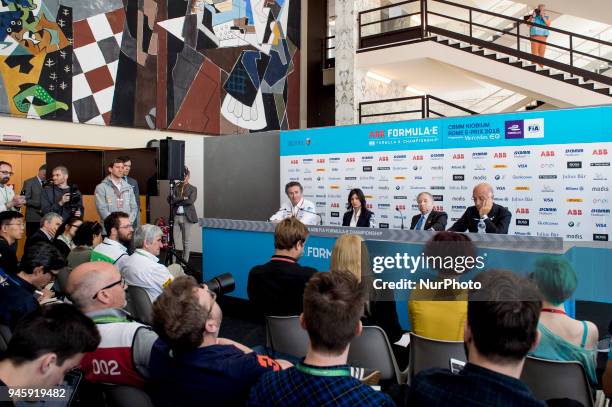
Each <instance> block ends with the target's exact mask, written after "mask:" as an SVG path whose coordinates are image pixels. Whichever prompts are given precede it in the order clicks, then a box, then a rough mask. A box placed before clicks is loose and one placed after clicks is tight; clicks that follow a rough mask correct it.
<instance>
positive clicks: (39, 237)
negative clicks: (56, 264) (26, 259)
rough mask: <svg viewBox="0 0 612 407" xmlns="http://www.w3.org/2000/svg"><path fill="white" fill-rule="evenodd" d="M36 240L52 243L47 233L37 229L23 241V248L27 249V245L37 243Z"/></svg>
mask: <svg viewBox="0 0 612 407" xmlns="http://www.w3.org/2000/svg"><path fill="white" fill-rule="evenodd" d="M38 242H44V243H49V244H52V242H51V240H49V238H48V237H47V235H45V232H43V231H42V230H40V229H38V230H37V231H36V232H34V233H32V236H30V237H28V238H27V240H26V242H25V248H26V249H27V248H28V247H30V246H32V245H33V244H35V243H38Z"/></svg>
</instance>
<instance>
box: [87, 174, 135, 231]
mask: <svg viewBox="0 0 612 407" xmlns="http://www.w3.org/2000/svg"><path fill="white" fill-rule="evenodd" d="M96 209H97V210H98V213H99V214H100V218H102V220H104V219H105V218H106V217H107V216H108V215H110V214H111V213H112V212H118V211H121V212H125V213H127V214H128V215H130V222H134V220H135V219H136V216H137V214H138V206H136V196H135V195H134V188H133V187H132V186H131V185H130V184H128V183H127V182H126V181H125V180H124V179H122V180H121V190H118V189H117V187H116V186H115V184H113V181H111V178H110V175H109V176H107V177H106V178H104V180H103V181H102V182H101V183H99V184H98V186H97V187H96Z"/></svg>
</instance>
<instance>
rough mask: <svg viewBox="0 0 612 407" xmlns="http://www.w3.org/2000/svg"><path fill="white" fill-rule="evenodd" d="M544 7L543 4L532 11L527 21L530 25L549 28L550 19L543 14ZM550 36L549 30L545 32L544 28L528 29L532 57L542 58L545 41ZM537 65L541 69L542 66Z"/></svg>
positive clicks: (544, 50) (533, 27)
mask: <svg viewBox="0 0 612 407" xmlns="http://www.w3.org/2000/svg"><path fill="white" fill-rule="evenodd" d="M544 8H545V6H544V4H540V5H538V7H537V8H536V9H535V10H533V12H532V13H531V15H530V16H529V18H528V19H527V21H529V22H530V23H534V24H538V25H542V26H546V27H550V17H548V16H547V15H546V14H545V9H544ZM549 34H550V30H547V29H546V28H544V27H538V26H535V25H532V26H531V28H530V29H529V37H530V38H531V53H532V54H533V55H537V56H539V57H542V58H544V53H545V52H546V40H547V39H548V35H549ZM538 65H540V67H542V66H543V65H542V64H541V63H539V62H538Z"/></svg>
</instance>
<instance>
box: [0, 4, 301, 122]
mask: <svg viewBox="0 0 612 407" xmlns="http://www.w3.org/2000/svg"><path fill="white" fill-rule="evenodd" d="M299 64H300V0H276V1H275V0H246V1H245V0H88V1H82V0H0V76H1V78H2V81H1V82H0V112H1V113H5V114H10V115H13V116H18V117H31V118H43V119H53V120H63V121H73V122H75V123H89V124H98V125H118V126H134V127H145V128H151V129H170V130H179V131H191V132H199V133H206V134H234V133H245V132H255V131H265V130H276V129H292V128H298V127H299Z"/></svg>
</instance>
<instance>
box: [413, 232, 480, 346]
mask: <svg viewBox="0 0 612 407" xmlns="http://www.w3.org/2000/svg"><path fill="white" fill-rule="evenodd" d="M423 254H424V255H425V256H426V257H438V256H441V257H442V258H444V259H446V258H447V257H450V258H452V259H453V264H455V265H459V264H463V263H460V262H458V261H455V260H457V259H459V258H467V257H472V258H474V257H475V256H476V248H475V247H474V244H473V243H472V241H471V239H470V238H469V237H468V236H467V235H464V234H462V233H455V232H438V233H436V234H435V235H434V236H433V237H432V238H431V239H430V240H429V241H428V242H427V244H426V245H425V248H424V251H423ZM468 271H470V270H469V269H467V268H465V267H461V268H460V267H458V266H456V267H454V268H446V267H440V268H439V269H437V270H436V272H437V276H436V278H435V279H434V280H435V281H444V280H446V279H458V278H460V277H461V276H462V275H464V274H465V273H466V272H468ZM408 317H409V318H410V329H411V330H412V332H414V333H415V334H417V335H419V336H423V337H426V338H431V339H438V340H443V341H462V340H463V330H464V325H465V321H466V319H467V290H461V289H459V290H454V289H440V290H426V289H418V288H417V289H415V290H412V292H411V294H410V300H409V302H408Z"/></svg>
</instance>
